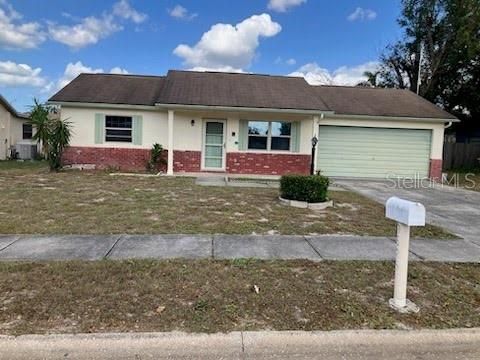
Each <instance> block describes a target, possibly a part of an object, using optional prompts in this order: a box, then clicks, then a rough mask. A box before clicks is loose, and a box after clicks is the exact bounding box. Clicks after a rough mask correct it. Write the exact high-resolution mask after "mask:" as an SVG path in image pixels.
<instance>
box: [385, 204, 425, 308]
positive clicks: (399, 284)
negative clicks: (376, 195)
mask: <svg viewBox="0 0 480 360" xmlns="http://www.w3.org/2000/svg"><path fill="white" fill-rule="evenodd" d="M385 207H386V217H387V218H389V219H392V220H395V221H396V222H397V257H396V261H395V285H394V291H393V299H390V302H389V303H390V306H391V307H392V308H393V309H395V310H397V311H399V312H403V313H405V312H418V310H419V309H418V307H417V306H416V305H415V304H414V303H412V302H411V301H409V300H408V299H407V277H408V250H409V243H410V226H425V207H424V206H423V205H422V204H420V203H415V202H412V201H408V200H404V199H400V198H398V197H391V198H390V199H388V200H387V203H386V206H385Z"/></svg>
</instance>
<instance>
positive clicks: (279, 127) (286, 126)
mask: <svg viewBox="0 0 480 360" xmlns="http://www.w3.org/2000/svg"><path fill="white" fill-rule="evenodd" d="M291 133H292V124H291V123H289V122H285V121H273V122H272V136H290V135H291Z"/></svg>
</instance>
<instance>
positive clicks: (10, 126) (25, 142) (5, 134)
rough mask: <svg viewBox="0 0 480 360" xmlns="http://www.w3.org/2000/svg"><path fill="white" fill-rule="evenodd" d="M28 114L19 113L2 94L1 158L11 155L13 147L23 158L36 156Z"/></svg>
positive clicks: (0, 118)
mask: <svg viewBox="0 0 480 360" xmlns="http://www.w3.org/2000/svg"><path fill="white" fill-rule="evenodd" d="M32 136H33V129H32V125H30V124H28V115H26V114H22V113H19V112H17V111H16V110H15V108H14V107H13V106H12V105H10V104H9V103H8V101H7V100H5V98H4V97H3V96H1V95H0V160H5V159H8V158H10V157H11V155H12V149H13V151H14V152H16V153H18V156H20V157H21V158H23V159H30V158H32V157H33V156H34V149H36V145H35V144H36V143H35V142H33V141H32Z"/></svg>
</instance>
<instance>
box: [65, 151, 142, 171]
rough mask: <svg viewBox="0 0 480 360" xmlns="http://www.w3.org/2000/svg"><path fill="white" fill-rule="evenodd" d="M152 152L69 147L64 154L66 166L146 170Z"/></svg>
mask: <svg viewBox="0 0 480 360" xmlns="http://www.w3.org/2000/svg"><path fill="white" fill-rule="evenodd" d="M149 158H150V150H148V149H128V148H102V147H80V146H71V147H68V148H67V149H66V150H65V152H64V154H63V162H64V164H65V165H71V164H95V165H96V168H97V169H105V168H108V167H114V168H118V169H120V170H145V169H146V164H147V161H148V159H149Z"/></svg>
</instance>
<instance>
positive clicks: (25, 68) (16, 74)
mask: <svg viewBox="0 0 480 360" xmlns="http://www.w3.org/2000/svg"><path fill="white" fill-rule="evenodd" d="M41 72H42V69H41V68H32V67H31V66H29V65H27V64H17V63H14V62H13V61H0V86H12V87H16V86H33V87H42V86H45V84H46V83H47V80H46V79H45V78H44V77H43V76H42V75H41Z"/></svg>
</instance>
